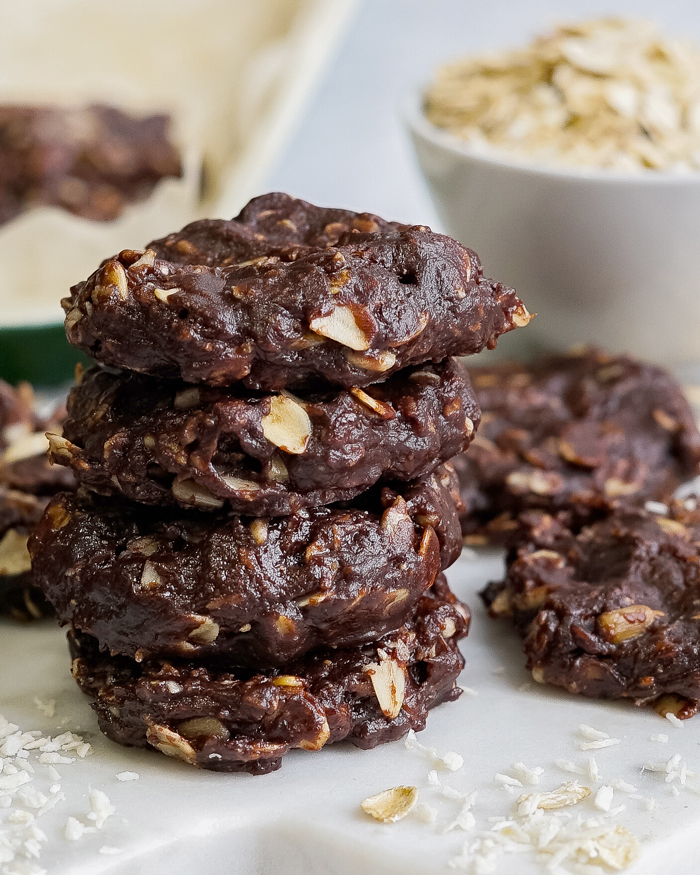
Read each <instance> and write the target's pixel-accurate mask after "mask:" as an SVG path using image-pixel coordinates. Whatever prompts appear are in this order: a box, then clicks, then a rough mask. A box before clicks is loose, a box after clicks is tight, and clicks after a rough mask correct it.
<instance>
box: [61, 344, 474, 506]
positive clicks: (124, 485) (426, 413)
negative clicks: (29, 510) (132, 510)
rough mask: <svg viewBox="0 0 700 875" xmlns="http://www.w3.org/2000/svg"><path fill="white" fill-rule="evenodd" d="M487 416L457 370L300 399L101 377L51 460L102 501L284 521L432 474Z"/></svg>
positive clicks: (87, 380)
mask: <svg viewBox="0 0 700 875" xmlns="http://www.w3.org/2000/svg"><path fill="white" fill-rule="evenodd" d="M479 415H480V414H479V408H478V407H477V405H476V402H475V401H474V397H473V394H472V392H471V389H470V386H469V379H468V377H467V376H466V372H465V371H464V369H463V368H462V366H461V365H460V364H459V363H458V362H456V361H455V360H453V359H448V360H447V361H445V362H443V363H442V364H439V365H431V364H426V365H421V366H419V367H415V368H410V369H407V370H406V371H402V372H401V373H399V374H396V375H394V376H393V377H391V378H390V379H389V380H387V381H386V382H385V383H382V384H381V385H379V386H372V387H369V388H368V390H366V391H365V390H363V389H350V390H349V391H346V390H334V391H332V392H326V393H312V394H305V395H304V396H303V397H292V396H290V395H272V396H263V397H255V396H251V395H250V393H245V392H243V393H242V392H241V391H240V389H239V388H235V387H234V388H231V389H218V388H212V387H208V386H192V385H188V384H183V383H180V382H176V383H173V382H169V381H165V380H158V379H156V378H154V377H145V376H142V375H140V374H129V373H122V374H112V373H108V372H106V371H103V370H100V369H98V368H96V369H93V370H91V371H88V373H87V374H85V376H84V377H83V379H82V382H81V384H80V386H78V387H76V388H75V389H73V391H72V392H71V395H70V398H69V400H68V417H67V419H66V422H65V424H64V428H63V438H52V439H51V445H52V453H51V458H52V460H53V461H54V462H58V463H60V464H63V465H69V466H70V468H71V469H72V470H73V471H74V472H75V474H76V476H77V478H78V480H79V481H80V483H81V484H82V485H83V486H86V487H88V488H89V489H91V490H94V491H95V492H98V493H100V494H101V495H113V494H117V495H118V494H122V495H124V496H126V497H127V498H131V499H133V500H134V501H138V502H142V503H145V504H154V505H159V506H167V505H172V504H179V505H181V506H183V507H187V506H189V507H198V508H200V509H202V510H210V509H216V508H221V507H223V506H224V504H226V506H227V507H228V508H229V509H231V510H233V511H234V512H236V513H242V514H248V515H253V514H254V515H256V516H286V515H288V514H292V513H295V512H296V511H298V510H300V509H301V508H303V507H317V506H319V505H324V504H331V503H333V502H336V501H344V500H347V499H350V498H353V497H354V496H355V495H357V494H358V493H360V492H362V491H364V490H365V489H368V488H369V487H370V486H372V485H373V484H374V483H376V482H377V481H378V480H380V479H383V480H412V479H415V478H416V477H421V476H423V475H425V474H430V473H431V471H433V470H434V469H435V468H437V467H438V465H440V463H441V462H444V461H446V460H447V459H449V458H451V457H452V456H454V455H455V454H456V453H458V452H461V450H462V449H464V448H465V447H466V446H467V445H468V443H469V440H470V438H471V436H472V435H473V433H474V430H475V428H476V427H477V425H478V423H479Z"/></svg>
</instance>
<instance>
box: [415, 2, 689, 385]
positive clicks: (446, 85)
mask: <svg viewBox="0 0 700 875" xmlns="http://www.w3.org/2000/svg"><path fill="white" fill-rule="evenodd" d="M406 118H407V122H408V126H409V130H410V132H411V136H412V139H413V142H414V145H415V148H416V151H417V155H418V159H419V162H420V165H421V168H422V170H423V172H424V174H425V176H426V178H427V180H428V184H429V187H430V190H431V193H432V196H433V199H434V201H435V204H436V207H437V210H438V214H439V216H440V219H441V221H442V223H443V224H444V226H445V229H446V231H447V232H448V233H449V234H452V235H453V236H455V237H457V238H458V239H460V240H462V241H464V242H468V243H469V245H470V246H473V247H474V248H475V249H476V250H477V251H478V252H479V254H480V256H481V257H482V260H483V262H484V266H485V269H486V271H487V273H490V274H491V275H495V276H499V277H500V278H502V279H503V280H504V282H508V283H512V284H513V285H514V286H515V287H516V288H517V289H518V291H519V292H520V293H521V294H522V296H523V298H524V300H526V301H527V304H528V307H529V308H530V309H531V310H535V311H536V312H538V318H537V319H536V320H535V321H534V322H533V323H532V326H531V328H530V330H529V331H528V332H523V334H527V335H528V337H527V338H522V339H523V340H526V341H527V342H529V344H530V345H532V346H535V347H550V348H551V347H564V346H568V345H570V344H573V343H578V342H580V341H591V342H597V343H600V344H603V345H607V346H610V347H612V348H624V349H626V350H628V351H629V352H633V353H637V354H639V355H643V356H645V357H646V358H652V359H656V360H657V361H660V362H663V363H664V364H667V365H670V366H674V367H680V368H683V367H685V366H689V367H693V366H695V365H700V332H698V331H697V327H696V326H697V325H698V324H699V323H700V247H698V245H697V236H698V230H699V229H700V48H698V47H696V46H694V45H692V44H689V43H687V42H685V41H682V40H676V39H671V38H669V37H667V36H665V35H663V34H661V33H660V32H659V30H658V28H657V27H656V26H655V25H654V24H652V23H650V22H646V21H638V20H633V19H620V18H616V19H611V18H606V19H597V20H593V21H587V22H583V23H579V24H573V25H571V24H569V25H562V26H559V27H558V28H557V29H555V30H554V31H552V32H551V33H549V34H547V35H544V36H541V37H538V38H536V39H535V40H534V41H533V42H532V43H530V44H529V45H527V46H525V47H522V48H519V49H514V50H506V51H502V52H499V53H493V52H491V53H488V54H481V55H477V56H472V57H470V58H466V59H463V60H458V61H455V62H452V63H449V64H447V65H445V66H444V67H442V68H440V69H439V70H438V71H437V72H436V74H435V77H434V79H433V81H432V83H430V85H429V86H428V87H427V88H425V89H424V90H423V91H422V92H421V94H420V95H419V97H418V98H415V97H413V98H412V99H411V100H410V102H409V104H407V106H406Z"/></svg>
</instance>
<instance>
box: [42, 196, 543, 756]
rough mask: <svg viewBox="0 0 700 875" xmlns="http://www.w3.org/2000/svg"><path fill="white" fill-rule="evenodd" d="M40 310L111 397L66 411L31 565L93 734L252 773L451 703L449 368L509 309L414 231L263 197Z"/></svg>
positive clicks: (116, 264)
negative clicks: (74, 480)
mask: <svg viewBox="0 0 700 875" xmlns="http://www.w3.org/2000/svg"><path fill="white" fill-rule="evenodd" d="M64 306H65V309H66V311H67V317H66V328H67V333H68V337H69V339H70V340H71V342H72V343H74V344H75V345H76V346H78V347H79V348H81V349H83V350H84V351H86V352H88V354H90V355H92V356H93V357H94V358H96V359H97V360H98V361H99V362H101V363H103V364H104V365H108V366H110V367H111V368H119V369H121V370H120V371H119V372H114V371H113V370H105V369H104V368H96V369H93V370H91V371H89V372H88V373H87V374H86V375H84V377H83V379H82V381H81V384H80V385H79V386H78V387H77V388H76V389H74V390H73V392H72V394H71V397H70V399H69V403H68V418H67V421H66V424H65V427H64V436H63V437H61V438H54V439H52V449H51V454H52V457H53V459H54V461H57V462H60V463H62V464H64V465H67V466H69V467H71V468H72V469H73V471H74V472H75V473H76V475H77V477H78V480H79V481H80V483H81V484H82V485H83V487H86V488H87V489H88V490H90V492H91V493H93V495H92V497H91V496H90V495H89V494H88V493H87V492H83V493H82V494H79V495H78V496H76V497H73V496H64V497H59V498H57V499H55V500H54V501H53V502H52V504H51V506H50V507H49V509H48V511H47V513H46V515H45V517H44V519H43V521H42V525H41V527H40V529H39V531H38V533H37V535H36V536H35V537H34V539H33V541H32V545H31V549H32V557H33V563H34V568H35V569H36V573H37V576H38V578H39V579H40V580H41V581H42V586H43V587H44V590H45V592H46V593H47V595H48V597H49V599H50V600H51V601H52V603H53V604H54V605H55V607H56V609H57V612H58V614H59V618H60V619H61V621H62V622H64V623H71V624H72V626H73V631H72V633H71V637H72V649H73V654H74V657H75V661H74V674H75V676H76V678H77V679H78V681H79V683H80V684H81V686H82V687H83V689H85V690H86V692H88V693H90V694H91V695H93V696H94V697H95V698H96V700H97V701H96V705H95V707H96V710H97V712H98V716H99V719H100V725H101V727H102V729H103V730H104V731H105V732H106V733H107V734H108V735H110V737H112V738H114V739H116V740H117V741H120V742H122V743H128V744H137V745H141V746H146V745H148V744H150V745H152V746H153V747H156V748H158V749H159V750H162V751H163V752H165V753H169V754H171V755H175V756H179V757H180V758H182V759H185V760H186V761H188V762H191V763H194V764H198V765H200V766H203V767H206V768H216V769H225V770H236V769H245V770H247V771H254V772H261V771H269V770H270V769H272V768H276V767H277V766H278V765H279V762H280V758H281V756H282V755H283V754H284V753H285V752H286V751H287V750H288V749H289V748H291V747H306V748H310V749H318V748H320V747H322V746H323V745H324V744H325V743H328V742H332V741H336V740H339V739H340V738H346V737H347V738H350V739H351V740H352V741H353V742H354V743H356V744H358V745H359V746H362V747H371V746H374V745H375V744H377V743H379V742H381V741H387V740H390V739H392V738H397V737H399V736H401V735H402V734H404V733H405V732H406V731H407V730H408V729H409V728H414V729H420V728H422V727H423V725H424V723H425V713H426V709H427V708H428V707H430V706H432V705H434V704H437V703H438V702H440V701H445V700H449V699H452V698H456V696H457V694H458V691H457V690H456V688H455V679H456V677H457V675H458V673H459V671H460V669H461V666H462V664H463V661H462V657H461V655H460V653H459V650H458V648H457V641H458V639H459V638H460V637H462V636H464V635H465V634H466V631H467V627H468V616H469V615H468V611H467V610H466V608H465V607H464V606H462V605H460V604H459V602H457V600H456V599H455V598H454V596H453V595H452V594H451V593H450V591H449V588H448V587H447V585H446V583H445V582H444V578H442V576H441V571H442V570H443V569H444V568H446V567H447V566H448V565H449V564H451V563H452V562H453V561H454V560H455V559H456V558H457V556H458V555H459V552H460V548H461V534H460V527H459V520H458V513H457V506H456V502H458V501H459V498H458V491H457V481H456V477H455V474H454V471H453V470H452V469H451V467H449V466H445V465H444V463H445V462H447V461H448V460H449V459H450V458H451V457H452V456H454V455H455V454H457V453H459V452H461V451H462V450H463V449H465V448H466V447H467V446H468V444H469V442H470V440H471V438H472V437H473V435H474V432H475V429H476V427H477V426H478V423H479V417H480V414H479V408H478V405H477V404H476V402H475V400H474V396H473V393H472V390H471V386H470V384H469V380H468V377H467V375H466V373H465V371H464V370H463V369H462V367H461V365H459V364H458V363H457V362H456V361H455V360H453V359H452V358H450V357H451V356H453V355H466V354H469V353H474V352H478V351H479V350H480V349H483V348H484V347H485V346H493V345H494V344H495V343H496V340H497V338H498V337H499V335H501V334H503V333H504V332H506V331H509V330H511V329H512V328H514V327H516V326H518V325H524V324H526V323H527V321H529V318H530V317H529V314H528V313H527V311H526V309H525V308H524V306H523V304H522V302H521V301H520V300H519V298H518V297H517V295H516V294H515V292H514V291H513V290H512V289H508V288H506V287H504V286H502V285H501V284H500V283H495V282H492V281H491V280H488V279H485V278H484V277H483V274H482V270H481V265H480V263H479V260H478V258H477V256H476V255H475V254H474V253H473V252H470V251H469V250H467V249H464V248H463V247H462V246H461V245H460V244H458V243H456V242H455V241H454V240H451V239H449V238H447V237H443V236H441V235H439V234H434V233H433V232H431V231H430V230H429V229H428V228H425V227H420V226H418V227H416V226H405V225H398V224H395V223H389V222H385V221H383V220H382V219H379V218H378V217H376V216H372V215H369V214H357V213H351V212H348V211H344V210H331V209H323V208H319V207H314V206H312V205H310V204H307V203H304V202H303V201H299V200H295V199H293V198H290V197H288V196H286V195H282V194H271V195H266V196H264V197H261V198H257V199H255V200H254V201H252V202H251V203H250V204H249V205H248V206H247V207H246V208H245V209H244V210H243V211H242V213H241V214H240V216H238V217H237V218H236V219H233V220H231V221H223V220H213V221H199V222H195V223H193V224H191V225H189V226H188V227H187V228H185V229H184V230H183V231H182V232H180V233H178V234H174V235H171V236H169V237H167V238H165V239H164V240H160V241H156V242H155V243H152V244H151V245H150V246H149V247H148V248H147V249H146V251H145V252H134V251H124V252H122V253H120V255H119V256H118V257H117V258H113V259H109V260H108V261H106V262H105V263H104V264H103V265H102V266H101V267H100V269H99V270H98V271H96V273H95V274H93V276H91V277H90V278H89V279H88V280H87V281H86V282H84V283H81V284H79V285H78V286H76V287H75V288H74V289H73V290H72V294H71V296H70V298H68V299H66V300H65V301H64ZM290 390H293V393H292V391H290ZM94 493H97V495H94ZM100 496H105V497H103V498H101V497H100ZM133 502H136V503H133ZM147 505H151V506H154V507H157V508H158V510H149V509H148V508H147V507H146V506H147ZM98 645H99V647H101V648H104V649H108V650H109V651H110V653H111V656H110V657H107V656H105V655H104V654H101V653H100V652H99V650H98ZM251 671H252V672H256V674H254V675H253V677H252V678H251ZM166 679H167V681H168V683H166ZM154 684H155V685H156V686H157V687H158V689H159V690H160V693H159V694H158V695H155V693H154V692H153V690H154V686H153V685H154ZM251 684H252V687H251ZM146 690H150V693H148V695H146V694H145V691H146ZM195 690H196V694H195V692H194V691H195ZM251 690H252V692H251ZM261 690H262V691H264V695H263V692H261ZM250 696H252V700H251V699H250ZM253 701H254V702H255V703H256V704H255V705H254V706H253V704H252V702H253ZM262 702H265V703H266V704H264V706H263V705H261V703H262ZM312 705H313V707H312ZM261 708H262V710H261ZM309 708H311V711H312V712H313V713H310V712H309ZM290 715H296V716H290ZM304 715H305V716H304Z"/></svg>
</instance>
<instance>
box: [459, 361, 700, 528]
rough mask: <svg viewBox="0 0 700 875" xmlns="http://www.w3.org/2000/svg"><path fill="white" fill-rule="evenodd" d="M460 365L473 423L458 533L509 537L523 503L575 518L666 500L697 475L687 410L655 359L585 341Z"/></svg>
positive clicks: (699, 459)
mask: <svg viewBox="0 0 700 875" xmlns="http://www.w3.org/2000/svg"><path fill="white" fill-rule="evenodd" d="M470 374H471V377H472V383H473V386H474V390H475V392H476V394H477V400H478V401H479V404H480V406H481V409H482V421H481V426H480V429H479V434H478V436H477V437H476V439H475V440H474V442H473V444H472V446H471V447H470V449H469V453H468V454H466V455H464V456H460V457H458V458H457V459H454V460H453V464H454V465H455V468H456V469H457V472H458V474H459V477H460V481H461V484H462V498H463V500H464V503H465V507H466V510H465V513H464V515H463V518H462V525H463V529H464V532H465V534H467V535H468V536H475V537H472V538H468V539H467V540H468V541H469V540H471V541H473V542H477V543H478V542H483V541H484V540H489V541H497V542H498V541H500V542H503V541H505V542H509V540H510V539H511V536H512V535H513V533H515V532H516V531H517V521H516V519H515V518H516V516H517V514H518V513H519V512H520V511H522V510H525V509H527V508H541V509H543V510H546V511H548V512H549V513H553V514H554V513H558V512H566V513H567V514H568V515H569V519H570V521H571V523H572V525H574V526H579V525H582V524H584V523H586V522H588V521H591V520H593V519H595V518H596V517H600V516H603V515H604V514H605V513H607V512H608V511H609V510H610V509H611V508H616V507H624V506H630V505H641V504H643V503H644V502H645V501H647V500H649V499H652V500H660V501H666V500H667V499H668V498H669V497H670V496H671V495H672V493H673V492H674V490H675V489H676V487H678V486H679V485H680V484H681V483H682V482H683V481H684V480H686V479H688V478H690V477H692V476H694V475H695V474H697V473H698V467H699V464H700V435H699V434H698V430H697V427H696V424H695V421H694V418H693V415H692V412H691V410H690V407H689V406H688V403H687V402H686V400H685V398H684V397H683V395H682V392H681V387H680V386H679V384H678V383H677V381H676V380H675V379H674V378H673V377H672V376H671V375H670V374H668V373H666V371H663V370H662V369H661V368H657V367H654V366H652V365H648V364H644V363H642V362H638V361H635V360H634V359H631V358H629V357H627V356H612V355H608V354H606V353H604V352H602V351H601V350H597V349H592V348H588V349H585V350H579V351H577V352H572V353H570V354H568V355H565V354H559V355H553V356H548V357H546V358H542V359H540V360H539V361H537V362H535V363H534V364H532V365H527V366H526V365H522V364H502V365H496V366H494V367H490V368H478V369H477V368H475V369H472V370H471V371H470Z"/></svg>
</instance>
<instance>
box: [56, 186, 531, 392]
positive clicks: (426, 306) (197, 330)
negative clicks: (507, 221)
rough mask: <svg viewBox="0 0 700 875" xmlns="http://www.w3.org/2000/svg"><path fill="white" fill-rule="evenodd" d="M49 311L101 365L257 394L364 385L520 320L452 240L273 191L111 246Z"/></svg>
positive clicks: (507, 294) (514, 301) (507, 297)
mask: <svg viewBox="0 0 700 875" xmlns="http://www.w3.org/2000/svg"><path fill="white" fill-rule="evenodd" d="M290 217H294V218H293V219H292V218H290ZM324 222H327V224H325V225H324ZM63 306H64V309H65V310H66V313H67V315H66V333H67V335H68V339H69V341H70V342H71V343H72V344H73V345H74V346H77V347H78V348H79V349H82V350H84V351H85V352H86V353H87V354H88V355H90V356H92V357H93V358H95V359H97V360H98V361H100V362H103V363H104V364H107V365H112V366H115V367H118V368H126V369H129V370H133V371H139V372H141V373H146V374H152V375H159V376H168V377H173V376H174V377H179V378H181V379H183V380H185V381H187V382H192V383H208V384H210V385H213V386H226V385H230V384H231V383H233V382H235V381H237V380H242V381H243V383H244V384H245V386H246V387H247V388H249V389H255V390H262V391H274V390H279V389H283V388H285V387H289V388H294V387H297V388H298V387H300V386H303V385H305V384H308V383H309V382H312V383H313V385H314V386H317V384H318V380H319V378H320V379H322V380H324V381H326V382H327V383H329V384H333V385H339V386H344V387H346V388H350V387H362V386H367V385H369V384H371V383H376V382H378V381H381V380H385V379H386V378H387V377H388V376H389V375H390V374H392V373H394V372H395V371H398V370H399V369H401V368H405V367H408V366H410V365H415V364H419V363H421V362H424V361H430V360H433V361H438V360H441V359H443V358H446V357H447V356H451V355H468V354H470V353H474V352H478V351H479V350H481V349H483V348H484V347H486V346H489V347H492V346H494V345H495V343H496V340H497V339H498V337H499V336H500V335H501V334H503V333H504V332H506V331H510V330H511V329H512V328H515V327H516V326H517V325H525V324H527V322H528V321H529V319H530V316H529V314H528V313H527V310H526V309H525V308H524V306H523V304H522V302H521V301H520V299H519V298H518V297H517V295H516V294H515V292H514V291H513V290H512V289H509V288H506V287H504V286H502V285H501V284H500V283H496V282H493V281H491V280H488V279H485V278H484V277H483V274H482V269H481V263H480V262H479V259H478V257H477V256H476V254H475V253H473V252H471V251H470V250H467V249H465V248H464V247H463V246H461V245H460V244H459V243H457V242H456V241H455V240H452V239H450V238H449V237H444V236H442V235H440V234H434V233H433V232H432V231H430V230H429V229H428V228H425V227H423V226H408V225H396V224H393V223H388V222H383V221H381V220H379V219H377V218H376V217H370V216H368V215H367V214H364V213H363V214H354V213H349V212H345V211H339V210H323V209H320V208H318V207H314V206H312V205H311V204H306V203H304V202H303V201H298V200H295V199H293V198H290V197H288V196H287V195H282V194H270V195H265V196H263V197H260V198H256V199H255V200H254V201H251V203H250V204H249V205H248V206H247V207H246V208H245V209H244V210H243V212H242V213H241V214H240V215H239V216H238V217H237V218H235V219H233V220H231V221H230V222H222V221H221V220H218V221H217V220H215V221H210V220H202V221H199V222H194V223H193V224H191V225H188V226H187V228H185V229H184V230H183V231H182V232H181V233H180V234H178V235H175V236H174V237H170V238H166V239H164V240H160V241H156V242H155V243H152V244H150V246H149V248H148V249H147V250H146V251H145V253H141V252H133V251H131V250H125V251H123V252H122V253H120V254H119V256H117V257H115V258H112V259H109V260H108V261H106V262H105V263H104V264H103V265H102V266H101V267H100V268H99V269H98V270H97V271H96V272H95V273H94V274H93V275H92V276H91V277H90V278H89V279H88V280H86V281H85V282H82V283H79V284H78V285H77V286H74V287H73V289H71V295H70V297H69V298H66V299H65V300H64V301H63Z"/></svg>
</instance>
